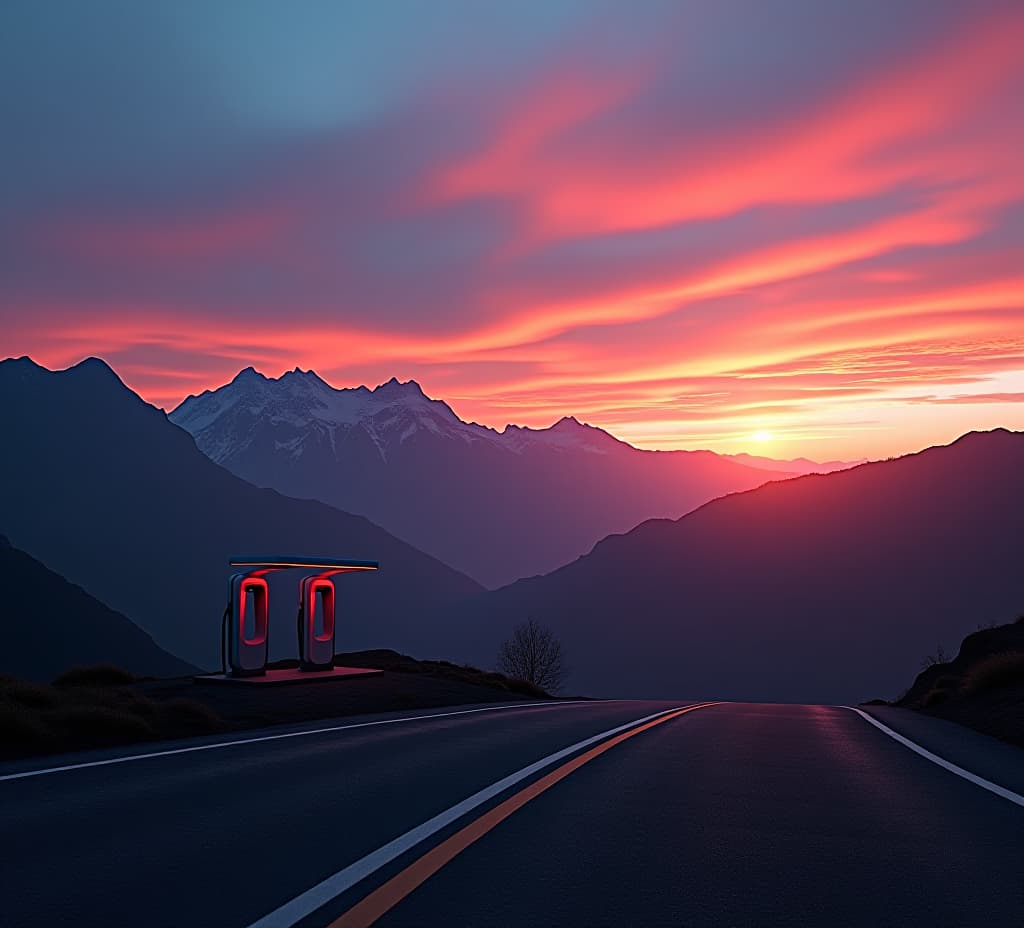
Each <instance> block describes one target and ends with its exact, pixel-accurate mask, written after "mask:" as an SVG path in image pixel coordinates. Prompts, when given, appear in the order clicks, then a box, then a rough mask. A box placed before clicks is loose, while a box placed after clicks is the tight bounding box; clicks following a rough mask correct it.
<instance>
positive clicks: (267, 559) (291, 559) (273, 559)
mask: <svg viewBox="0 0 1024 928" xmlns="http://www.w3.org/2000/svg"><path fill="white" fill-rule="evenodd" d="M228 564H230V565H231V566H232V567H256V568H264V569H271V570H283V569H285V568H287V567H306V568H309V569H312V570H378V569H379V568H380V563H379V562H378V561H357V560H353V559H352V558H344V557H306V555H304V554H259V555H256V554H253V555H238V556H236V557H232V558H230V559H229V560H228Z"/></svg>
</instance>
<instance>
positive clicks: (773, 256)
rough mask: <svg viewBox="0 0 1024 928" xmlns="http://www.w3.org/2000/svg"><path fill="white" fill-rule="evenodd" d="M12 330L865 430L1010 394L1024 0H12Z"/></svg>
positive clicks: (77, 348)
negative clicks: (503, 0) (989, 0)
mask: <svg viewBox="0 0 1024 928" xmlns="http://www.w3.org/2000/svg"><path fill="white" fill-rule="evenodd" d="M0 86H2V88H3V90H2V92H0V138H2V146H0V204H2V208H0V356H8V355H21V354H29V355H31V356H32V357H33V358H34V359H35V360H37V361H39V362H40V363H42V364H46V365H47V366H51V367H64V366H67V365H69V364H73V363H75V362H77V361H79V360H81V359H82V358H83V357H86V356H89V355H98V356H100V357H103V358H105V359H106V360H107V361H108V362H109V363H110V364H111V365H112V366H113V367H114V368H115V369H116V370H117V371H118V372H119V373H120V374H121V376H122V377H123V378H124V379H125V381H126V382H127V383H128V384H129V385H130V386H131V387H132V388H133V389H136V390H137V391H139V392H140V393H141V394H142V395H143V396H144V397H145V398H146V399H147V400H149V401H151V402H153V403H156V404H157V405H161V406H164V407H166V408H168V409H170V408H171V407H173V406H175V405H177V403H178V402H180V401H181V399H183V398H184V397H185V396H186V395H187V394H189V393H198V392H200V391H202V390H203V389H206V388H212V387H216V386H219V385H220V384H222V383H225V382H226V381H228V380H230V379H231V377H233V376H234V374H236V373H237V372H238V370H239V369H240V368H242V367H245V366H247V365H249V364H252V365H254V366H255V367H256V368H257V369H259V370H261V371H262V372H264V373H266V374H268V375H278V374H280V373H281V372H282V371H284V370H287V369H290V368H293V367H295V366H301V367H302V368H313V369H315V370H316V371H317V372H319V373H320V374H321V376H323V377H324V378H325V379H327V380H328V381H330V382H331V383H333V384H335V385H336V386H351V385H356V384H360V383H366V384H369V385H371V386H373V385H375V384H377V383H381V382H383V381H385V380H387V379H388V378H390V377H391V376H393V375H397V376H398V377H399V378H400V379H402V380H405V379H409V378H415V379H416V380H418V381H419V382H420V383H421V384H422V386H423V388H424V390H425V391H426V392H427V393H428V394H429V395H432V396H436V397H439V398H442V399H445V400H447V401H448V402H449V403H450V404H451V405H452V407H453V408H454V409H455V411H456V412H457V413H459V414H460V415H461V416H462V417H463V418H465V419H473V420H476V421H479V422H482V423H485V424H487V425H493V426H496V427H498V428H500V427H501V426H503V425H504V424H505V423H506V422H515V423H518V424H522V425H532V426H544V425H550V424H551V423H552V422H553V421H555V420H556V419H558V418H560V417H561V416H563V415H570V414H574V415H576V416H577V417H578V418H580V419H582V420H585V421H588V422H590V423H593V424H595V425H599V426H602V427H604V428H607V429H608V430H609V431H611V432H613V433H614V434H615V435H617V436H619V437H620V438H623V439H626V440H628V441H630V442H632V443H634V444H637V445H639V446H641V447H649V448H712V449H714V450H721V451H730V452H733V451H742V450H746V451H751V452H754V453H762V454H770V455H772V456H775V457H793V456H796V455H807V456H810V457H814V458H818V459H826V458H835V457H841V458H860V457H865V456H868V457H877V456H885V455H889V454H895V453H899V452H902V451H908V450H915V449H917V448H920V447H923V446H925V445H928V444H932V443H936V442H945V441H949V440H951V439H952V438H954V437H956V436H957V435H958V434H960V433H961V432H964V431H966V430H968V429H971V428H991V427H993V426H996V425H1005V426H1007V427H1010V428H1017V429H1021V428H1024V4H1022V3H1019V2H1018V3H985V2H966V0H964V2H958V3H948V2H942V0H858V2H856V3H853V2H847V0H834V2H825V0H804V2H783V0H778V2H776V0H701V2H685V0H674V2H667V3H661V2H655V0H638V2H626V0H619V2H614V3H608V2H601V0H575V2H569V0H563V2H557V0H544V2H533V3H530V2H507V3H493V2H483V0H465V2H454V0H443V2H441V0H431V2H416V0H402V2H382V0H373V2H369V0H367V2H362V3H346V2H341V0H331V2H311V0H294V2H287V3H286V2H279V3H275V2H263V0H238V2H216V3H211V2H208V0H175V2H172V0H167V2H144V3H143V2H137V0H124V2H109V0H92V2H89V3H84V2H83V3H78V2H73V0H67V2H63V3H58V2H48V0H33V2H22V0H13V2H12V0H6V2H5V3H4V4H3V6H2V9H0Z"/></svg>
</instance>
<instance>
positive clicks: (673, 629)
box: [451, 430, 1024, 702]
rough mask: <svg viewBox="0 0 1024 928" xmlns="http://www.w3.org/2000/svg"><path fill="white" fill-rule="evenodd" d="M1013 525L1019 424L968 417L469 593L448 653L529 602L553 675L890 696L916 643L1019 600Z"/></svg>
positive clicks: (683, 690)
mask: <svg viewBox="0 0 1024 928" xmlns="http://www.w3.org/2000/svg"><path fill="white" fill-rule="evenodd" d="M1022 529H1024V434H1022V433H1017V432H1008V431H1005V430H996V431H993V432H984V433H970V434H968V435H965V436H963V437H962V438H960V439H959V440H957V441H955V442H953V443H952V444H951V445H948V446H944V447H936V448H930V449H928V450H926V451H923V452H921V453H919V454H912V455H907V456H906V457H902V458H898V459H895V460H890V461H885V462H879V463H873V464H864V465H861V466H860V467H855V468H853V469H850V470H844V471H839V472H836V473H832V474H828V475H824V476H807V477H799V478H796V479H792V480H785V481H780V482H777V483H770V484H767V485H766V486H763V487H761V488H759V489H756V490H751V491H749V492H746V493H737V494H734V495H732V496H727V497H725V498H724V499H718V500H715V501H713V502H711V503H708V504H707V505H706V506H703V507H701V508H700V509H698V510H697V511H695V512H693V513H690V514H689V515H687V516H685V517H683V518H682V519H679V520H677V521H668V520H655V521H651V522H647V523H644V524H643V525H640V526H638V527H637V528H636V529H634V530H633V531H631V532H629V533H628V534H625V535H619V536H613V537H610V538H607V539H605V540H604V541H602V542H601V543H600V544H599V545H597V546H596V547H595V549H594V551H593V552H592V553H591V554H590V555H588V556H587V557H583V558H580V559H579V560H577V561H576V562H575V563H573V564H570V565H568V566H567V567H564V568H562V569H561V570H558V571H556V572H554V573H552V574H549V575H548V576H545V577H539V578H534V579H529V580H523V581H520V582H518V583H515V584H513V585H511V586H509V587H506V588H505V589H502V590H498V591H496V592H492V593H488V594H484V595H481V596H479V597H476V598H474V600H473V601H472V602H471V603H469V604H467V606H466V607H465V609H464V610H462V611H461V612H460V620H461V628H462V636H463V638H464V640H465V641H466V646H465V648H464V653H452V654H451V657H452V658H453V659H456V658H458V659H468V660H475V661H478V662H482V661H484V660H486V659H487V657H488V656H489V655H493V654H494V653H495V652H496V649H497V645H498V642H499V641H500V640H501V638H502V637H504V636H505V635H506V634H507V633H508V631H509V630H510V629H511V627H512V626H513V625H514V624H515V623H516V622H519V621H522V620H523V619H524V618H526V617H528V616H534V617H535V618H537V619H538V620H539V621H541V622H543V623H545V624H547V625H550V626H551V627H552V628H553V629H555V631H556V632H557V633H558V634H559V636H560V637H561V638H562V641H563V644H564V646H565V649H566V652H567V663H568V665H569V667H570V669H571V672H572V675H571V678H570V680H569V681H568V683H567V691H569V692H582V693H588V694H593V695H620V696H627V695H628V696H672V697H680V696H693V697H700V698H714V697H721V698H731V699H771V700H788V701H812V702H817V701H825V702H832V701H847V700H860V699H867V698H871V697H876V696H896V695H898V694H899V692H900V691H901V690H902V689H903V688H904V687H905V686H906V681H907V679H908V675H910V674H912V673H913V671H914V670H915V669H916V668H917V667H919V666H920V661H921V659H922V658H923V657H924V653H923V650H922V649H927V650H933V649H934V648H935V646H936V644H943V645H944V646H946V647H950V646H952V645H953V644H954V643H955V642H956V641H958V640H959V639H960V638H961V637H962V636H963V635H964V634H965V633H966V632H968V631H971V630H973V629H974V628H975V627H976V626H977V625H978V624H985V623H989V622H996V621H1000V620H1001V619H1003V618H1004V617H1005V616H1007V615H1012V614H1016V613H1017V612H1019V610H1020V608H1021V604H1022V603H1024V568H1022V561H1021V544H1020V539H1021V532H1022ZM492 660H493V658H492Z"/></svg>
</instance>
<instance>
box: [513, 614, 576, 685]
mask: <svg viewBox="0 0 1024 928" xmlns="http://www.w3.org/2000/svg"><path fill="white" fill-rule="evenodd" d="M498 669H499V670H500V671H501V672H502V673H503V674H505V676H507V677H515V678H516V679H518V680H528V681H529V682H530V683H533V684H534V685H535V686H539V687H540V688H541V689H543V690H547V691H548V692H549V693H557V692H558V690H559V689H561V687H562V682H563V681H564V680H565V674H566V669H565V660H564V655H563V652H562V643H561V642H560V641H559V640H558V639H557V638H556V637H555V635H554V632H552V631H551V629H550V628H546V627H545V626H543V625H541V624H539V623H538V622H536V621H534V619H533V618H530V619H527V620H526V621H525V622H523V623H522V624H520V625H517V626H516V627H515V629H514V630H513V631H512V637H511V638H509V639H507V640H506V641H504V642H503V643H502V645H501V648H500V649H499V651H498Z"/></svg>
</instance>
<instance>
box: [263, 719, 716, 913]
mask: <svg viewBox="0 0 1024 928" xmlns="http://www.w3.org/2000/svg"><path fill="white" fill-rule="evenodd" d="M712 705H717V703H697V704H695V705H689V706H676V707H675V708H674V709H664V710H662V711H661V712H655V713H653V714H652V715H645V716H644V717H643V718H641V719H634V720H633V721H632V722H626V723H625V724H623V725H618V726H616V727H615V728H609V729H608V730H607V731H603V732H601V733H600V734H599V735H593V736H591V737H590V738H584V739H583V740H582V741H577V742H576V743H575V744H571V745H569V747H567V748H562V749H561V750H560V751H555V752H554V753H553V754H549V755H548V756H547V757H544V758H541V759H540V760H538V761H535V762H534V763H532V764H529V765H528V766H526V767H523V768H522V769H521V770H517V771H516V772H515V773H511V774H509V775H508V776H507V777H503V778H502V779H500V780H498V781H497V782H495V783H492V784H491V785H490V786H487V787H484V789H482V790H480V791H479V792H476V793H473V795H472V796H469V797H467V798H466V799H463V800H462V801H461V802H457V803H456V804H455V805H453V806H452V807H451V808H449V809H446V810H445V811H444V812H440V813H438V814H437V815H435V816H434V817H433V818H431V819H428V820H427V821H425V822H423V824H421V825H417V826H416V827H415V828H412V829H410V830H409V831H407V832H406V833H405V834H404V835H400V836H399V837H397V838H395V839H394V840H393V841H389V842H388V843H387V844H384V845H381V846H380V847H379V848H377V850H375V851H371V852H370V853H369V854H367V855H366V856H365V857H361V858H360V859H359V860H357V861H355V862H354V863H351V864H349V865H348V866H347V867H345V868H343V869H341V870H339V871H338V872H337V873H335V874H333V875H331V876H329V877H327V878H326V879H325V880H322V881H321V882H319V883H317V884H316V885H315V886H312V887H310V888H309V889H307V890H306V891H305V892H303V893H300V894H299V895H298V896H296V897H295V898H294V899H292V900H290V901H289V902H286V903H285V904H284V905H282V906H280V907H278V908H276V909H274V911H272V912H269V913H267V914H266V915H264V916H263V917H262V918H259V919H257V920H256V921H254V922H253V923H252V924H251V925H249V926H248V928H291V926H292V925H294V924H296V922H299V921H301V920H302V919H303V918H305V917H306V916H307V915H311V914H312V913H313V912H315V911H316V910H317V909H319V908H320V907H321V906H323V905H326V904H327V903H328V902H330V901H331V900H332V899H334V898H336V897H337V896H340V895H341V894H342V893H343V892H345V891H346V890H348V889H351V888H352V887H353V886H355V885H356V883H358V882H360V881H361V880H364V879H365V878H366V877H368V876H370V875H371V874H372V873H374V872H375V871H377V870H379V869H380V868H381V867H384V866H386V865H387V864H389V863H391V861H393V860H395V858H397V857H400V856H401V855H402V854H404V853H405V852H406V851H408V850H410V849H411V848H413V847H415V846H416V845H417V844H419V843H420V842H422V841H425V840H426V839H427V838H429V837H430V836H431V835H434V834H437V832H439V831H441V830H442V829H443V828H445V827H447V826H448V825H450V824H451V823H452V822H454V821H456V820H457V819H459V818H461V817H462V816H463V815H465V814H466V813H467V812H472V811H473V810H474V809H476V808H478V807H479V806H481V805H483V804H484V803H485V802H487V801H488V800H490V799H493V798H494V797H495V796H497V795H498V794H499V793H501V792H504V791H505V790H506V789H508V788H509V787H510V786H515V785H516V784H517V783H521V782H522V781H523V780H525V779H526V778H527V777H529V776H532V775H533V774H534V773H536V772H537V771H539V770H542V769H543V768H545V767H549V766H551V765H552V764H554V763H557V762H558V761H560V760H562V759H563V758H565V757H568V756H569V755H570V754H575V753H576V752H577V751H580V750H582V749H583V748H586V747H589V746H590V745H592V744H595V743H596V742H598V741H603V740H604V739H605V738H609V737H611V736H612V735H617V734H619V733H620V732H623V731H626V730H627V729H630V728H635V727H636V726H638V725H642V724H644V722H650V721H651V720H652V719H656V718H660V717H661V716H663V715H669V714H671V713H672V712H678V711H679V710H680V709H704V708H707V707H708V706H712Z"/></svg>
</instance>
